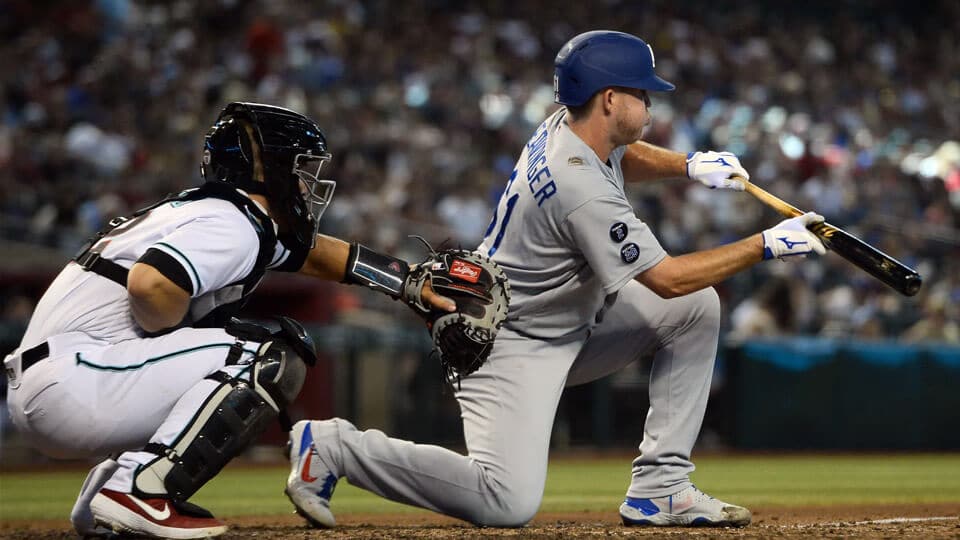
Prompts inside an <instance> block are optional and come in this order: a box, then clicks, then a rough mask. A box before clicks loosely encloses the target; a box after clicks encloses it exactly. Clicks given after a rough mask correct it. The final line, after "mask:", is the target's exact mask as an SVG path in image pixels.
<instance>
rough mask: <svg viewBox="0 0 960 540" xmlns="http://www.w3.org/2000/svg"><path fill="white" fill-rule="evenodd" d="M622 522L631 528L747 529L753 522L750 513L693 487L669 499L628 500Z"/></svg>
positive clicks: (622, 511) (622, 506) (624, 506)
mask: <svg viewBox="0 0 960 540" xmlns="http://www.w3.org/2000/svg"><path fill="white" fill-rule="evenodd" d="M620 519H622V520H623V524H624V525H626V526H628V527H633V526H654V527H744V526H746V525H748V524H749V523H750V511H749V510H747V509H746V508H744V507H742V506H736V505H732V504H729V503H725V502H723V501H721V500H717V499H714V498H713V497H711V496H709V495H707V494H706V493H704V492H702V491H700V490H699V489H697V487H696V486H693V485H691V486H690V487H688V488H686V489H682V490H680V491H678V492H676V493H674V494H673V495H668V496H666V497H656V498H653V499H635V498H633V497H627V499H626V500H625V501H623V504H621V505H620Z"/></svg>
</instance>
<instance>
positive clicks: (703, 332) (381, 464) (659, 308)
mask: <svg viewBox="0 0 960 540" xmlns="http://www.w3.org/2000/svg"><path fill="white" fill-rule="evenodd" d="M555 68H556V72H555V73H556V75H555V79H554V84H555V89H556V101H557V102H558V103H560V104H562V105H564V107H562V108H560V109H559V110H557V111H556V112H555V113H553V114H552V115H550V116H549V117H548V118H547V119H546V120H545V121H544V122H543V123H542V124H541V125H540V126H539V127H538V128H537V129H536V130H535V132H534V133H533V135H532V137H531V138H530V140H529V142H528V143H527V144H526V146H525V147H524V148H523V149H522V151H521V153H520V158H519V160H518V161H517V165H516V167H515V168H514V170H513V173H512V174H511V175H510V178H509V179H508V180H507V185H506V189H505V191H504V193H503V196H502V198H501V200H500V202H499V204H498V206H497V208H496V210H495V211H494V215H493V219H492V220H491V222H490V226H489V229H488V230H487V233H486V237H485V238H484V240H483V242H482V244H481V245H480V247H479V251H480V252H481V253H484V254H487V255H489V256H490V257H491V258H492V259H493V260H494V261H496V262H497V263H498V264H499V265H500V266H501V267H502V268H503V269H504V271H505V272H506V275H507V277H508V278H509V279H510V283H511V288H512V291H513V297H512V300H511V305H510V310H509V314H508V317H507V323H506V325H505V326H504V328H503V329H502V330H501V331H500V332H499V334H498V335H497V338H496V341H495V344H494V347H493V352H492V354H491V356H490V359H489V360H488V362H487V363H486V364H484V365H483V366H482V367H481V368H480V369H479V370H478V371H477V372H476V373H473V374H472V375H469V376H468V377H466V378H464V379H463V380H462V381H461V382H460V386H459V389H457V390H456V397H457V399H458V401H459V404H460V407H461V409H462V418H463V429H464V436H465V440H466V445H467V449H468V454H467V455H466V456H463V455H460V454H457V453H454V452H452V451H449V450H445V449H442V448H438V447H436V446H427V445H416V444H413V443H410V442H406V441H400V440H396V439H391V438H388V437H387V436H386V435H384V434H383V433H381V432H379V431H376V430H369V431H359V430H357V429H356V428H355V427H354V426H353V425H352V424H350V423H349V422H347V421H345V420H342V419H332V420H326V421H309V422H306V421H304V422H299V423H297V424H296V425H295V426H294V429H293V431H292V432H291V449H290V459H291V473H290V477H289V479H288V482H287V491H288V494H290V497H291V499H292V500H293V502H294V504H295V506H296V507H297V509H298V511H299V512H300V513H301V514H303V515H304V516H305V517H306V518H307V519H308V520H309V521H310V522H311V523H313V524H314V525H320V526H332V525H333V524H334V517H333V515H332V514H331V512H330V508H329V501H330V497H331V496H332V494H333V487H334V485H335V483H336V481H337V479H338V478H342V477H345V478H347V479H348V480H349V481H350V483H351V484H354V485H356V486H360V487H362V488H365V489H368V490H370V491H372V492H374V493H377V494H379V495H382V496H384V497H387V498H389V499H392V500H395V501H400V502H404V503H408V504H413V505H417V506H420V507H423V508H429V509H431V510H435V511H438V512H442V513H444V514H447V515H450V516H454V517H458V518H461V519H464V520H467V521H470V522H472V523H475V524H478V525H489V526H522V525H524V524H525V523H527V522H528V521H529V520H530V519H531V518H532V517H533V516H534V514H535V513H536V511H537V508H538V507H539V505H540V501H541V498H542V495H543V487H544V482H545V479H546V472H547V454H548V447H549V440H550V434H551V429H552V426H553V420H554V415H555V412H556V409H557V404H558V402H559V400H560V395H561V393H562V392H563V389H564V387H565V386H570V385H576V384H581V383H585V382H588V381H592V380H594V379H597V378H599V377H602V376H604V375H607V374H609V373H611V372H613V371H616V370H618V369H620V368H621V367H623V366H625V365H627V364H629V363H631V362H634V361H636V360H638V359H639V358H641V357H643V356H645V355H647V354H649V353H652V354H653V358H654V359H653V365H652V369H651V379H650V385H649V392H650V396H649V397H650V409H649V412H648V415H647V418H646V422H645V424H643V429H644V437H643V441H642V442H641V444H640V456H639V457H637V458H636V459H635V460H634V462H633V473H632V476H631V479H630V483H629V487H628V488H627V492H626V499H625V501H624V502H623V504H622V505H621V506H620V516H621V518H622V521H623V523H624V524H626V525H657V526H663V525H681V526H689V525H713V526H743V525H746V524H748V523H749V522H750V512H749V511H748V510H747V509H746V508H743V507H740V506H736V505H733V504H729V503H726V502H723V501H719V500H717V499H714V498H712V497H710V496H708V495H706V494H705V493H703V492H701V491H700V490H698V489H697V488H696V487H695V486H693V485H692V484H691V482H690V473H691V472H692V471H693V470H694V465H693V463H691V461H690V452H691V449H692V447H693V445H694V442H695V441H696V438H697V434H698V432H699V430H700V425H701V422H702V420H703V415H704V411H705V408H706V404H707V396H708V393H709V389H710V381H711V376H712V373H713V365H714V358H715V356H716V351H717V341H718V334H719V328H720V303H719V300H718V297H717V294H716V292H715V291H714V290H713V289H712V288H711V285H713V284H715V283H717V282H719V281H722V280H724V279H726V278H727V277H729V276H731V275H733V274H734V273H736V272H739V271H741V270H743V269H745V268H747V267H749V266H751V265H753V264H755V263H758V262H760V261H762V260H764V259H772V258H780V257H786V256H795V255H805V254H808V253H810V252H812V251H816V252H817V253H823V252H824V248H823V246H822V245H821V244H820V242H819V241H818V240H817V238H816V237H815V236H814V235H812V234H811V233H809V232H808V231H807V230H806V225H808V224H810V223H813V222H816V221H818V220H822V218H821V217H820V216H817V215H815V214H807V215H804V216H801V217H798V218H794V219H790V220H787V221H784V222H782V223H780V224H779V225H777V226H776V227H774V228H772V229H769V230H766V231H764V232H763V233H761V234H756V235H753V236H750V237H748V238H746V239H743V240H741V241H738V242H735V243H732V244H729V245H724V246H720V247H717V248H714V249H711V250H707V251H702V252H695V253H690V254H686V255H681V256H676V257H673V256H670V255H668V254H667V253H666V252H665V251H664V250H663V248H662V247H661V246H660V244H659V242H658V241H657V239H656V237H655V235H654V234H653V232H652V231H651V230H650V227H649V226H648V225H647V224H646V223H644V221H643V220H642V219H640V218H639V217H637V216H636V214H635V212H634V209H633V208H632V207H631V205H630V203H629V201H628V198H627V197H626V195H625V193H624V182H625V181H645V180H655V179H661V178H669V177H684V176H688V177H690V178H693V179H696V180H699V181H700V182H702V183H704V184H706V185H707V186H709V187H711V188H733V189H742V185H741V184H740V183H739V182H738V181H736V180H735V179H733V178H732V177H734V176H741V177H744V178H748V174H747V172H746V171H745V170H744V169H743V167H741V165H740V163H739V161H738V160H737V158H736V157H735V156H734V155H732V154H730V153H726V152H723V153H717V152H697V153H694V154H691V155H690V156H684V155H682V154H677V153H675V152H671V151H668V150H665V149H661V148H657V147H654V146H651V145H648V144H645V143H642V142H637V141H638V140H639V139H640V137H641V134H642V131H643V128H644V126H646V125H647V124H648V123H649V121H650V106H651V102H650V98H649V97H648V92H651V91H670V90H673V85H672V84H670V83H668V82H666V81H664V80H663V79H660V78H659V77H657V76H656V75H655V73H654V55H653V51H652V49H651V48H650V46H649V45H647V44H646V43H645V42H644V41H642V40H641V39H639V38H637V37H634V36H631V35H628V34H624V33H620V32H610V31H595V32H587V33H585V34H581V35H579V36H576V37H574V38H573V39H571V40H570V41H569V42H568V43H567V44H565V45H564V46H563V48H562V49H561V50H560V52H559V54H558V55H557V57H556V62H555ZM636 427H639V425H638V426H636ZM311 480H312V481H311Z"/></svg>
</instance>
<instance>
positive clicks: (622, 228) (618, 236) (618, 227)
mask: <svg viewBox="0 0 960 540" xmlns="http://www.w3.org/2000/svg"><path fill="white" fill-rule="evenodd" d="M626 238H627V224H626V223H624V222H622V221H618V222H616V223H614V224H613V225H612V226H611V227H610V239H611V240H613V241H614V242H615V243H617V244H619V243H620V242H623V241H624V240H625V239H626Z"/></svg>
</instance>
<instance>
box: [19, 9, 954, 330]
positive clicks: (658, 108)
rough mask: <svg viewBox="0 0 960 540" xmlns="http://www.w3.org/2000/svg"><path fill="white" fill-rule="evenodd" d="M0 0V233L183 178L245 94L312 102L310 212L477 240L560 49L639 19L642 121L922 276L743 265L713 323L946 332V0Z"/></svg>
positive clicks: (70, 226) (657, 210)
mask: <svg viewBox="0 0 960 540" xmlns="http://www.w3.org/2000/svg"><path fill="white" fill-rule="evenodd" d="M4 4H5V8H4V9H5V11H6V17H4V18H2V19H0V34H2V40H3V45H2V47H0V51H2V52H0V75H2V76H0V82H2V96H3V100H2V103H0V107H2V108H0V114H2V117H3V122H2V126H0V222H2V227H0V233H2V240H4V241H16V242H21V243H24V242H25V243H29V244H33V245H38V246H40V245H42V246H47V247H50V248H55V249H57V250H60V251H62V252H64V253H71V252H72V251H74V250H75V249H76V248H77V247H78V246H79V245H80V244H81V243H82V241H83V240H84V239H85V238H86V237H87V236H89V235H90V234H91V233H93V232H94V231H96V230H97V229H98V228H99V227H100V226H101V225H102V224H103V223H104V222H105V221H106V220H109V219H110V218H111V217H113V216H115V215H121V214H124V213H127V212H129V211H131V210H133V209H136V208H138V207H140V206H144V205H146V204H148V203H150V202H152V201H153V200H155V199H157V198H158V197H160V196H162V195H164V194H166V193H169V192H174V191H178V190H180V189H182V188H184V187H188V186H192V185H195V184H197V183H198V182H199V181H200V178H199V166H198V165H199V156H200V149H201V145H202V140H203V134H204V132H205V131H206V129H207V127H209V125H210V124H211V123H212V121H213V120H214V119H215V118H216V116H217V113H218V111H219V109H220V108H222V107H223V105H224V104H226V103H228V102H230V101H237V100H243V101H260V102H265V103H271V104H276V105H282V106H286V107H289V108H292V109H295V110H298V111H302V112H305V113H306V114H308V115H310V116H312V117H313V118H314V119H316V120H317V121H318V123H319V124H320V125H321V127H323V128H324V130H325V133H326V135H327V138H328V140H329V144H330V148H331V151H332V153H333V156H334V159H333V161H332V163H331V164H330V165H329V170H326V171H325V173H326V175H327V176H328V177H330V178H332V179H334V180H336V181H337V182H338V184H337V190H336V195H335V197H334V202H333V204H332V205H331V207H330V209H329V210H328V211H327V213H326V214H325V216H324V218H323V220H324V223H323V227H324V230H325V231H326V232H328V233H331V234H335V235H338V236H341V237H344V238H347V239H356V240H360V241H362V242H365V243H367V244H369V245H372V246H373V247H375V248H377V249H381V250H387V251H390V252H393V253H396V254H399V255H401V256H405V257H407V258H408V259H411V260H414V259H417V258H419V257H420V256H421V255H422V253H421V251H419V250H421V248H420V246H419V245H418V244H417V243H416V242H413V241H411V240H410V239H409V238H407V235H409V234H420V235H422V236H424V237H426V238H427V239H428V240H430V241H432V242H434V243H435V244H439V243H441V242H444V241H446V242H447V243H450V244H454V245H456V244H460V245H463V246H471V247H472V246H474V245H476V244H477V243H478V242H479V240H480V239H481V238H482V236H483V234H484V232H485V229H486V226H487V223H488V221H489V219H490V215H491V211H492V208H493V206H494V205H495V203H496V200H497V198H498V197H499V194H500V190H502V188H503V186H504V184H505V181H506V179H507V177H508V175H509V174H510V171H511V170H512V168H513V164H514V161H515V160H516V158H517V156H518V153H519V151H520V149H521V148H522V145H523V144H524V143H525V142H526V140H527V138H528V137H529V135H530V134H531V132H532V130H533V129H534V128H535V127H536V125H537V124H538V123H539V122H540V121H541V120H542V119H543V118H544V117H545V116H546V115H547V114H548V113H549V112H550V111H552V110H553V107H555V105H554V104H553V92H552V61H553V57H554V55H555V54H556V51H557V49H558V48H559V47H560V45H562V44H563V43H564V42H565V41H566V40H567V39H569V38H570V37H572V36H573V35H575V34H577V33H580V32H582V31H586V30H590V29H597V28H609V29H616V30H623V31H627V32H630V33H634V34H636V35H639V36H641V37H644V38H645V39H647V40H648V41H649V42H650V43H651V44H652V45H653V48H654V51H655V52H656V62H657V65H656V67H657V71H658V73H659V74H660V75H661V76H662V77H664V78H665V79H667V80H670V81H672V82H674V83H675V84H676V85H677V91H676V92H673V93H670V94H657V95H655V96H653V109H652V111H653V115H654V122H653V124H652V125H651V126H650V127H649V128H648V131H647V132H646V133H645V138H646V139H647V140H649V141H651V142H653V143H656V144H660V145H663V146H667V147H670V148H673V149H675V150H678V151H682V152H688V151H691V150H694V149H715V150H721V149H722V150H729V151H732V152H735V153H737V154H738V155H739V156H741V160H742V162H743V163H744V165H745V166H746V167H747V169H748V170H750V171H751V174H752V179H753V181H755V182H756V183H758V184H760V185H761V186H763V187H764V188H765V189H767V190H768V191H771V192H773V193H774V194H776V195H778V196H780V197H781V198H783V199H785V200H788V201H790V202H792V203H793V204H794V205H796V206H798V207H801V208H803V209H815V210H817V211H818V212H819V213H821V214H823V215H825V216H826V217H827V220H828V221H829V222H831V223H833V224H835V225H838V226H841V227H844V228H845V229H847V230H848V231H850V232H852V233H854V234H856V235H858V236H859V237H861V238H863V239H864V240H866V241H868V242H870V243H872V244H874V245H876V246H878V247H880V248H882V249H883V250H884V251H886V252H887V253H890V254H891V255H893V256H894V257H896V258H898V259H899V260H901V261H903V262H905V263H907V264H910V265H912V266H914V267H916V268H918V269H919V270H920V271H921V273H922V274H923V275H924V278H925V285H924V287H923V289H922V291H921V293H920V294H919V295H918V296H916V297H914V298H909V299H907V298H904V297H902V296H900V295H898V294H897V293H895V292H893V291H891V290H890V289H888V288H886V287H885V286H884V285H882V284H880V283H879V282H877V281H876V280H874V279H873V278H871V277H869V276H868V275H866V274H864V273H863V272H862V271H860V270H857V269H856V268H854V267H852V266H851V265H849V264H848V263H846V262H845V261H843V260H842V259H840V258H839V257H837V256H836V255H832V254H830V255H827V256H825V257H822V258H819V259H817V260H807V261H800V262H791V263H781V262H771V263H766V264H763V265H758V266H757V267H755V269H753V270H751V271H750V272H746V273H744V274H742V275H739V276H736V277H734V278H732V279H730V280H728V281H727V282H725V283H723V284H722V285H721V286H719V287H718V289H719V291H720V293H721V296H722V298H723V299H724V301H725V303H726V305H727V307H728V311H727V313H728V315H729V316H728V317H727V322H726V324H727V326H728V330H729V331H730V333H729V335H730V336H731V337H733V338H744V337H749V336H754V335H778V334H783V333H803V334H812V335H824V336H831V337H849V336H858V337H870V338H883V337H892V338H898V339H903V340H938V341H950V342H960V326H958V322H960V307H958V306H960V257H958V255H960V143H958V142H957V141H960V55H958V54H957V51H960V3H957V2H955V1H950V0H941V1H929V2H911V3H902V2H896V1H892V0H891V1H878V2H869V3H864V2H854V1H852V0H834V1H826V0H811V1H808V2H802V3H781V2H777V3H769V4H768V3H765V2H756V3H747V2H741V3H730V2H717V1H711V2H706V1H699V0H696V1H689V2H668V1H654V2H629V1H619V0H603V1H600V2H566V1H563V2H546V1H543V2H541V1H531V2H507V1H504V0H486V1H443V0H414V1H410V2H389V1H385V0H378V1H370V2H360V1H357V0H326V1H317V2H307V1H300V2H293V1H290V2H271V1H267V0H262V1H243V0H209V1H204V2H191V1H186V0H179V1H173V2H165V1H164V2H161V1H151V0H73V1H60V2H56V1H51V2H40V3H38V2H30V1H27V0H8V1H6V2H5V3H4ZM919 4H922V5H923V7H922V8H921V7H918V5H919ZM629 193H630V195H631V197H633V198H634V201H635V207H636V209H637V212H638V215H640V217H641V218H642V219H644V220H645V221H647V222H648V223H650V224H651V226H652V228H653V230H654V232H655V233H656V234H657V236H658V238H659V239H660V241H661V242H662V244H663V245H664V247H665V248H667V250H668V251H669V252H671V253H673V254H680V253H684V252H688V251H691V250H695V249H701V248H708V247H711V246H714V245H717V244H719V243H723V242H729V241H732V240H734V239H736V238H739V237H742V236H744V235H747V234H749V233H753V232H758V231H759V230H761V229H763V228H765V227H769V226H771V225H773V224H775V223H776V222H777V221H779V220H780V219H781V218H780V217H778V216H776V215H774V214H773V213H772V212H771V211H769V210H766V209H765V207H763V206H762V205H761V204H760V203H759V202H758V201H756V200H754V199H752V198H751V197H750V196H748V195H746V194H742V193H726V192H718V191H711V190H707V189H705V188H703V187H702V186H701V185H700V184H699V183H695V182H688V181H684V180H679V181H677V180H674V181H664V182H658V183H654V184H650V185H644V186H638V187H631V188H630V191H629ZM372 296H375V295H363V296H361V300H360V301H362V302H367V301H371V302H374V301H377V300H376V299H372V298H369V297H372ZM18 310H19V311H23V309H22V308H18Z"/></svg>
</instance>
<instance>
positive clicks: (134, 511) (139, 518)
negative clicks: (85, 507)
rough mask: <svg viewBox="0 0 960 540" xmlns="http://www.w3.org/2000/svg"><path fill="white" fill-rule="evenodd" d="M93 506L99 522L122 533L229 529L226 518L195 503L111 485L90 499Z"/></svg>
mask: <svg viewBox="0 0 960 540" xmlns="http://www.w3.org/2000/svg"><path fill="white" fill-rule="evenodd" d="M90 509H91V510H92V511H93V517H94V519H95V520H96V522H97V524H98V525H102V526H103V527H106V528H107V529H109V530H111V531H113V532H115V533H117V534H120V535H129V536H140V537H147V538H210V537H213V536H220V535H221V534H223V533H225V532H227V525H226V524H225V523H224V522H222V521H220V520H219V519H217V518H215V517H213V516H212V515H211V514H210V512H207V511H206V510H204V509H203V508H200V507H199V506H196V505H194V504H190V503H187V502H175V501H172V500H169V499H160V498H157V499H140V498H138V497H136V496H134V495H131V494H130V493H121V492H119V491H114V490H112V489H101V490H100V491H99V492H98V493H97V494H96V495H95V496H94V497H93V501H91V502H90Z"/></svg>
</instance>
